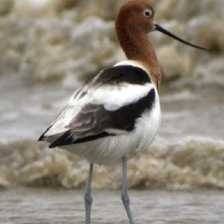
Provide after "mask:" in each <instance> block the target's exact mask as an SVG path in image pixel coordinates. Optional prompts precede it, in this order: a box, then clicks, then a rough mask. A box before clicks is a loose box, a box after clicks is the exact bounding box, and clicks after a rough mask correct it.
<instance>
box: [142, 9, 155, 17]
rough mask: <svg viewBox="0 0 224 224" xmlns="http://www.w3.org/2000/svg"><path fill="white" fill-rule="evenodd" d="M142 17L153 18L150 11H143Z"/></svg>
mask: <svg viewBox="0 0 224 224" xmlns="http://www.w3.org/2000/svg"><path fill="white" fill-rule="evenodd" d="M144 16H145V17H152V16H153V11H152V10H151V9H145V10H144Z"/></svg>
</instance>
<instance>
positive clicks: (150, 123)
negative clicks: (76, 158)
mask: <svg viewBox="0 0 224 224" xmlns="http://www.w3.org/2000/svg"><path fill="white" fill-rule="evenodd" d="M160 120H161V111H160V102H159V97H158V95H156V101H155V104H154V106H153V108H152V110H150V111H147V112H145V113H144V114H143V115H142V116H141V117H140V118H139V119H138V121H137V122H136V126H135V129H134V131H132V132H130V133H128V134H123V135H120V136H114V137H106V138H101V139H98V140H95V141H92V142H86V143H81V144H76V145H70V146H66V147H63V148H64V149H66V150H69V151H70V152H73V153H76V154H78V155H80V156H81V157H84V158H86V159H87V160H89V161H90V162H92V163H98V164H109V163H115V162H119V161H120V160H121V158H122V157H123V156H132V155H134V154H135V153H137V152H139V151H142V150H145V149H146V148H147V147H148V146H149V145H150V144H151V142H152V141H153V139H154V137H155V136H156V134H157V132H158V129H159V126H160Z"/></svg>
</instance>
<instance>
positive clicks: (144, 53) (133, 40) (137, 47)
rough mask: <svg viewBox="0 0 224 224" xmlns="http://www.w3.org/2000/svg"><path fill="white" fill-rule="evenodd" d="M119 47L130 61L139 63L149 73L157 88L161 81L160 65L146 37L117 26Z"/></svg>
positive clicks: (142, 33)
mask: <svg viewBox="0 0 224 224" xmlns="http://www.w3.org/2000/svg"><path fill="white" fill-rule="evenodd" d="M117 34H118V39H119V41H120V45H121V47H122V49H123V51H124V52H125V54H126V56H127V58H128V59H130V60H137V61H141V62H142V63H143V64H144V65H145V66H146V67H147V69H148V70H149V71H150V75H151V76H152V77H151V78H152V79H153V81H154V82H155V83H156V85H157V87H159V85H160V81H161V69H160V65H159V62H158V59H157V56H156V53H155V50H154V48H153V45H152V43H151V41H150V40H149V38H148V35H147V34H146V33H144V32H141V31H134V32H131V31H129V30H128V29H125V28H124V27H119V26H117Z"/></svg>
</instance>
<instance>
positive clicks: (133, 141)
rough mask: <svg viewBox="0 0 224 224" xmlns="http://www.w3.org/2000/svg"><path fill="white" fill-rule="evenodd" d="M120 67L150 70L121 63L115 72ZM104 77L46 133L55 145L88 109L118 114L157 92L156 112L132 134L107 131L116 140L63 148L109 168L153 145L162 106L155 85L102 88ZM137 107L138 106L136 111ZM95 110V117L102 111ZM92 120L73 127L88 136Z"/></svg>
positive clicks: (76, 95) (138, 121)
mask: <svg viewBox="0 0 224 224" xmlns="http://www.w3.org/2000/svg"><path fill="white" fill-rule="evenodd" d="M117 66H133V67H135V68H138V69H141V70H144V71H147V69H146V68H145V67H144V66H143V65H141V64H140V63H139V62H137V61H124V62H120V63H118V64H116V65H115V66H114V68H116V67H117ZM101 74H102V73H99V75H97V76H96V78H95V79H93V81H92V82H90V83H89V84H87V85H86V86H84V87H83V88H82V89H79V90H77V91H76V92H75V93H74V94H73V96H72V97H71V99H70V100H69V102H68V104H67V106H66V107H65V109H64V110H63V111H62V112H61V114H60V115H59V116H58V118H57V119H56V120H55V121H54V122H53V123H52V124H51V126H50V128H49V129H48V130H47V131H46V132H45V133H44V139H45V140H46V141H48V142H50V143H52V142H54V140H55V139H57V138H58V137H59V136H60V135H63V133H65V132H67V131H69V130H71V127H70V126H69V125H70V124H71V123H72V122H73V121H74V120H75V119H76V117H77V116H79V114H80V113H82V110H83V108H85V107H86V106H87V105H99V106H100V105H103V107H104V109H105V110H106V111H108V113H110V112H113V111H118V110H119V109H121V108H123V107H125V106H128V105H130V104H132V105H134V104H135V103H136V102H138V101H139V100H140V99H142V98H144V97H145V96H146V95H147V94H149V93H150V91H151V90H154V91H155V93H156V94H155V102H154V103H153V105H152V108H150V110H146V111H144V112H143V113H142V114H141V116H139V117H138V118H137V119H136V120H135V121H134V122H135V124H134V129H133V130H132V131H127V130H122V129H116V128H113V127H111V128H108V127H106V128H105V130H104V131H105V132H107V133H109V134H111V135H112V136H107V137H104V138H98V139H95V140H93V141H87V142H83V143H78V144H74V145H73V144H71V145H61V146H60V147H62V148H64V149H66V150H69V151H71V152H73V153H77V154H79V155H80V156H82V157H85V158H86V159H88V160H89V161H90V162H91V163H100V164H108V163H111V162H116V161H120V159H121V158H122V157H123V156H125V155H127V156H130V155H133V154H134V153H136V152H138V151H141V150H143V149H145V148H146V147H147V146H149V145H150V143H151V141H152V140H153V138H154V137H155V135H156V133H157V131H158V128H159V124H160V103H159V96H158V93H157V90H156V87H155V85H154V84H153V83H152V82H147V83H144V84H135V83H134V84H133V83H128V82H121V83H119V85H112V84H110V83H108V84H102V85H100V84H99V85H98V84H97V80H98V78H99V76H100V75H101ZM123 75H128V74H123ZM148 103H150V102H148ZM137 106H138V105H136V107H137ZM136 109H138V108H136ZM94 110H95V111H91V113H94V112H97V110H98V108H97V107H96V108H94ZM132 110H133V109H132ZM85 112H86V111H85ZM86 113H87V112H86ZM127 115H128V114H127ZM91 119H92V118H91V116H89V117H88V116H87V117H86V119H85V121H83V120H82V121H80V123H79V121H78V120H77V121H76V122H75V126H73V127H75V128H79V131H80V132H82V131H83V132H84V131H86V130H85V129H86V127H85V125H84V127H83V122H86V123H88V122H89V123H90V122H91V121H90V120H91ZM100 119H104V117H101V118H100ZM124 119H125V117H124ZM96 121H97V120H96ZM96 121H94V122H96ZM95 125H96V124H95ZM88 128H89V127H88V126H87V129H88ZM88 134H89V133H88ZM74 135H75V134H74ZM91 135H94V133H91ZM74 138H75V136H74Z"/></svg>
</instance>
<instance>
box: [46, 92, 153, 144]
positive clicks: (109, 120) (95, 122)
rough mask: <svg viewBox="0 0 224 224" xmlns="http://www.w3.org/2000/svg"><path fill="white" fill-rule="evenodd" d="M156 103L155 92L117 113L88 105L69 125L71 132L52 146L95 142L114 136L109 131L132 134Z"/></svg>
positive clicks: (100, 106) (98, 106)
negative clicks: (139, 120)
mask: <svg viewBox="0 0 224 224" xmlns="http://www.w3.org/2000/svg"><path fill="white" fill-rule="evenodd" d="M154 102H155V90H154V89H152V90H151V91H150V92H149V93H148V95H146V96H145V97H143V98H141V99H139V101H137V102H134V103H131V104H129V105H126V106H123V107H121V108H119V109H118V110H116V111H107V110H106V109H105V108H104V107H103V105H94V104H88V105H86V106H85V107H84V108H83V109H82V111H81V112H80V113H79V114H78V115H77V116H76V117H75V119H74V120H73V121H72V122H71V123H70V124H69V126H68V128H69V131H67V132H65V133H64V134H63V135H62V136H60V137H59V138H57V139H56V140H55V141H54V142H53V143H52V144H51V145H50V147H51V148H54V147H56V146H65V145H70V144H77V143H83V142H88V141H93V140H96V139H99V138H104V137H108V136H114V135H115V132H116V131H115V132H114V133H110V132H109V131H108V129H110V130H111V129H114V130H120V131H124V132H131V131H133V130H134V128H135V122H136V120H137V119H138V118H139V117H140V116H141V115H142V113H143V112H144V111H146V110H150V109H151V108H152V107H153V104H154Z"/></svg>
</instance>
